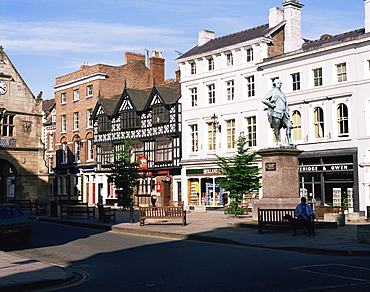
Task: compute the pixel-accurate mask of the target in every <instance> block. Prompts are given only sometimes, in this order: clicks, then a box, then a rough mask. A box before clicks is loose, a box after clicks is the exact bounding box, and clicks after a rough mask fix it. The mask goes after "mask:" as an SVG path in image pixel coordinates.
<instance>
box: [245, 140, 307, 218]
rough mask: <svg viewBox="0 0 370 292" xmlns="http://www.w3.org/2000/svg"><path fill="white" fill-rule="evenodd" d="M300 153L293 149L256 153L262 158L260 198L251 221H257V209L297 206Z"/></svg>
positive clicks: (270, 149)
mask: <svg viewBox="0 0 370 292" xmlns="http://www.w3.org/2000/svg"><path fill="white" fill-rule="evenodd" d="M302 152H303V151H302V150H298V149H296V148H295V147H294V148H293V147H284V148H267V149H262V150H259V151H257V153H258V154H259V155H261V157H262V198H261V199H259V200H258V202H257V203H256V204H254V206H253V209H252V219H253V220H257V219H258V218H257V216H258V214H257V208H261V209H294V208H295V207H296V206H297V204H299V202H300V199H299V176H298V156H299V155H300V154H301V153H302Z"/></svg>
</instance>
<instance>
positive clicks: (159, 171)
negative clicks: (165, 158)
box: [158, 170, 170, 174]
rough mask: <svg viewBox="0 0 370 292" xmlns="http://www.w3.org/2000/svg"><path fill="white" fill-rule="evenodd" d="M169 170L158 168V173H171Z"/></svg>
mask: <svg viewBox="0 0 370 292" xmlns="http://www.w3.org/2000/svg"><path fill="white" fill-rule="evenodd" d="M169 173H170V172H169V170H158V174H169Z"/></svg>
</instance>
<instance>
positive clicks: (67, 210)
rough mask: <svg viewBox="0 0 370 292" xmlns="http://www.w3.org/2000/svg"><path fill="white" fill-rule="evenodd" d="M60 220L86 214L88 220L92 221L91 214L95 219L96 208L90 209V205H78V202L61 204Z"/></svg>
mask: <svg viewBox="0 0 370 292" xmlns="http://www.w3.org/2000/svg"><path fill="white" fill-rule="evenodd" d="M59 206H60V218H62V219H63V218H64V215H65V216H66V218H69V216H73V215H74V214H86V215H87V219H90V214H91V215H92V217H93V218H95V207H90V206H89V203H76V202H59Z"/></svg>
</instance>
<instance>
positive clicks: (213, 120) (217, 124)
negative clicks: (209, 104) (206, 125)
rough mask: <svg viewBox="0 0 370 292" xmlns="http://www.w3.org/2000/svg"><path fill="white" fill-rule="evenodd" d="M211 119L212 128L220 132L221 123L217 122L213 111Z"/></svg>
mask: <svg viewBox="0 0 370 292" xmlns="http://www.w3.org/2000/svg"><path fill="white" fill-rule="evenodd" d="M211 119H212V123H213V129H214V130H215V131H218V132H220V133H221V125H220V124H219V122H218V116H216V114H215V113H214V114H213V116H212V117H211Z"/></svg>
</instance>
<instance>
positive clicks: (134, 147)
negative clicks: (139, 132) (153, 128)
mask: <svg viewBox="0 0 370 292" xmlns="http://www.w3.org/2000/svg"><path fill="white" fill-rule="evenodd" d="M131 154H132V155H131V159H132V161H131V162H137V161H138V159H139V157H140V156H142V155H144V143H142V142H139V141H133V142H132V144H131Z"/></svg>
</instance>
